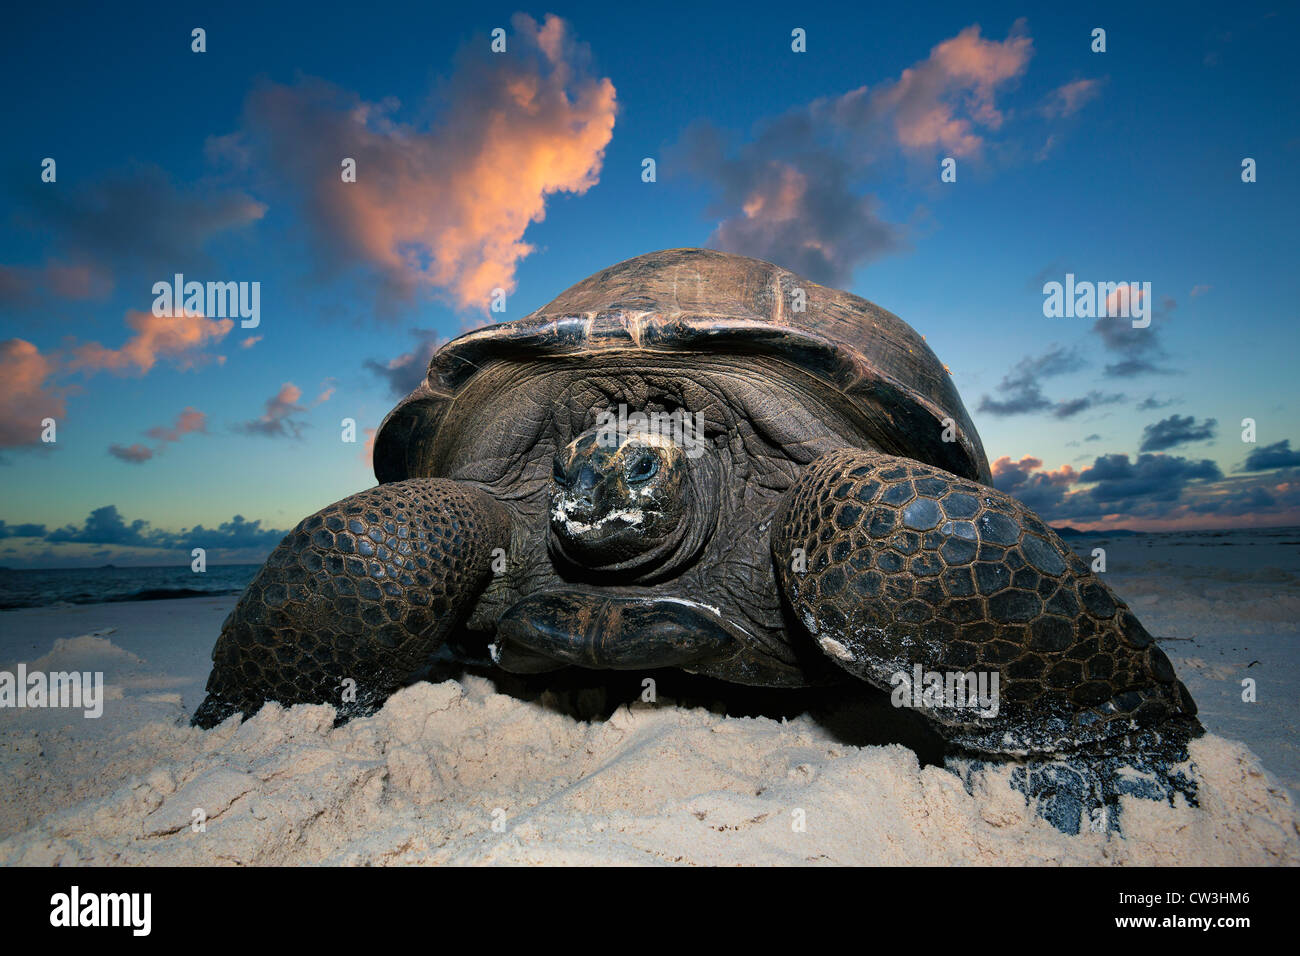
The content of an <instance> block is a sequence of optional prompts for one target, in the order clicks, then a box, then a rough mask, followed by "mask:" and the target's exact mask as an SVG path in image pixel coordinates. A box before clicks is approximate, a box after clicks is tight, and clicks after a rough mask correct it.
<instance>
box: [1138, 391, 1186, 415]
mask: <svg viewBox="0 0 1300 956" xmlns="http://www.w3.org/2000/svg"><path fill="white" fill-rule="evenodd" d="M1176 404H1178V403H1177V402H1176V401H1175V400H1174V399H1172V398H1168V399H1160V398H1156V397H1155V396H1154V395H1148V396H1147V397H1146V398H1144V399H1142V401H1140V402H1138V404H1137V410H1138V411H1139V412H1150V411H1155V410H1156V409H1160V408H1168V407H1169V406H1170V405H1176Z"/></svg>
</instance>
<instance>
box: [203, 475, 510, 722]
mask: <svg viewBox="0 0 1300 956" xmlns="http://www.w3.org/2000/svg"><path fill="white" fill-rule="evenodd" d="M508 540H509V518H508V516H507V514H506V511H505V509H504V508H503V507H502V506H501V505H500V503H498V502H497V501H496V500H494V499H493V498H491V497H489V496H488V495H486V494H484V493H483V492H482V491H479V490H478V489H476V488H473V487H470V486H469V485H464V484H461V483H459V482H456V481H448V480H445V479H440V478H413V479H410V480H408V481H399V482H393V483H391V484H386V485H380V486H379V487H377V488H372V489H370V490H369V491H363V492H361V493H360V494H356V495H352V496H351V497H349V498H344V499H343V500H342V501H339V502H336V503H334V504H332V505H330V506H329V507H328V508H325V509H323V510H321V511H318V512H317V513H316V514H314V515H312V516H311V517H309V518H306V519H305V520H303V521H302V523H300V524H299V525H298V527H297V528H295V529H294V530H293V531H291V532H290V533H289V534H288V536H286V537H285V539H284V540H283V541H281V542H280V544H279V546H278V547H276V549H275V551H273V552H272V553H271V556H270V557H269V558H268V559H267V562H266V564H265V566H264V567H263V568H262V570H261V571H259V572H258V573H257V577H255V578H254V579H253V583H252V584H250V585H249V586H248V590H247V591H245V592H244V595H243V597H241V598H240V601H239V603H238V604H237V605H236V606H235V609H234V611H232V612H231V614H230V616H229V617H228V618H227V619H226V622H225V624H224V625H223V627H222V631H221V636H220V637H219V638H218V639H217V644H216V647H215V648H214V649H213V651H212V661H213V667H212V674H211V676H209V678H208V686H207V690H208V696H207V699H205V700H204V701H203V703H202V705H200V707H199V709H198V710H197V711H195V713H194V718H193V721H192V722H193V723H194V724H195V725H197V726H199V727H213V726H215V725H217V724H218V723H220V722H221V721H223V720H225V719H226V718H227V717H229V716H230V715H231V714H234V713H239V712H242V713H244V714H248V715H251V714H252V713H254V712H255V711H256V710H257V709H258V708H259V707H261V706H262V704H263V703H264V702H266V701H268V700H276V701H279V702H280V703H282V704H286V705H288V704H299V703H329V704H334V705H336V706H338V707H339V710H340V713H341V714H352V713H359V712H365V711H366V710H368V709H370V708H371V707H373V706H375V705H377V704H378V703H381V702H382V701H383V700H384V698H386V697H387V696H388V695H389V694H391V693H392V692H393V691H394V690H396V689H397V688H398V687H400V686H401V685H402V683H403V682H404V681H406V680H408V679H409V678H410V677H411V676H412V675H413V674H415V673H416V672H417V671H418V670H419V668H420V667H421V666H422V665H424V664H425V663H426V662H427V661H428V658H429V656H430V654H432V653H433V652H434V651H436V650H437V649H438V647H439V646H441V644H442V642H443V641H444V640H446V638H447V636H448V634H449V633H450V632H451V631H452V630H453V629H454V628H455V627H457V626H458V625H459V624H460V623H461V622H462V621H463V620H464V619H465V618H466V616H467V615H468V614H469V611H470V608H471V607H472V606H473V604H474V601H475V600H476V599H477V597H478V595H479V594H480V592H481V591H482V590H483V588H484V587H485V586H486V584H487V582H488V579H489V578H490V577H491V573H492V566H491V563H492V551H493V549H494V548H498V547H501V548H504V547H505V546H506V545H507V543H508ZM349 679H350V680H351V681H353V682H355V683H352V684H345V683H344V682H345V681H348V680H349ZM346 689H355V698H353V696H352V695H350V694H345V690H346Z"/></svg>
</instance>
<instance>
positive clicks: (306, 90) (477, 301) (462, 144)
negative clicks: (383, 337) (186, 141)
mask: <svg viewBox="0 0 1300 956" xmlns="http://www.w3.org/2000/svg"><path fill="white" fill-rule="evenodd" d="M511 23H512V25H513V27H514V32H513V34H512V35H511V36H510V37H509V39H508V43H509V48H508V49H509V53H508V54H507V55H493V54H491V53H489V52H488V44H487V42H486V40H482V41H481V42H477V43H474V44H473V45H471V46H468V47H466V48H464V49H462V51H461V52H460V54H459V55H458V56H457V59H456V68H455V70H454V73H453V75H452V77H451V79H450V81H449V82H447V83H446V84H445V88H444V89H443V94H444V95H443V97H442V99H443V100H444V102H445V107H446V108H445V110H444V111H443V114H442V115H441V116H440V117H439V119H438V122H437V124H436V125H425V124H411V123H405V122H402V121H400V120H398V119H397V118H396V115H395V114H396V111H397V109H398V107H399V104H398V102H397V101H396V100H395V99H392V98H388V99H385V100H383V101H381V102H368V101H366V100H363V99H361V97H359V96H358V95H357V94H355V93H352V92H349V91H347V90H343V89H340V88H339V87H336V86H333V85H331V84H329V83H327V82H325V81H323V80H319V79H313V78H305V79H302V80H300V81H298V82H297V83H295V84H294V85H292V86H286V85H279V84H268V85H264V86H262V87H260V88H258V89H256V90H255V91H254V92H253V93H251V94H250V95H249V97H248V100H247V103H246V106H245V119H244V124H243V128H242V130H241V132H240V134H239V135H238V136H236V137H235V138H234V139H224V140H223V141H222V142H223V144H224V145H223V147H222V148H221V149H219V150H217V152H219V153H221V154H223V155H229V154H231V153H232V152H234V153H236V154H238V151H239V150H241V149H247V150H251V151H252V152H253V153H254V154H256V155H257V156H259V157H261V158H263V159H264V160H265V161H266V162H268V163H269V164H270V165H271V166H272V167H273V168H274V169H275V171H276V174H277V176H278V178H279V179H281V180H282V181H288V182H294V183H300V184H302V189H303V193H302V195H301V197H300V199H301V201H302V202H303V204H304V206H305V210H306V213H307V216H308V219H309V221H310V222H311V224H312V226H313V227H314V228H313V231H314V235H315V239H316V240H317V245H318V248H319V250H320V252H321V253H322V254H323V256H324V258H325V260H327V264H328V265H330V266H331V267H332V266H334V265H336V264H338V263H340V262H344V263H346V262H356V261H358V260H359V261H361V262H364V263H366V264H367V265H368V266H370V267H372V268H373V269H375V270H377V273H378V275H379V276H380V277H381V290H380V304H381V306H382V307H385V308H392V307H394V306H397V305H403V304H406V303H409V302H410V301H412V300H413V299H414V298H415V297H416V296H417V294H419V293H421V292H425V291H429V290H442V291H444V292H445V293H446V294H447V295H448V296H449V297H450V299H451V301H452V302H453V303H454V304H455V305H456V306H457V307H458V308H461V309H481V310H483V311H485V312H486V310H487V308H488V306H489V304H490V298H491V295H492V290H493V289H495V288H498V287H500V288H502V289H505V291H506V292H507V293H510V292H512V291H514V289H515V285H516V282H515V269H516V267H517V265H518V263H519V262H520V260H522V259H523V258H524V257H526V256H527V255H529V254H530V253H531V252H532V251H533V246H532V245H530V244H529V243H527V242H525V241H524V240H523V236H524V232H525V231H526V229H527V228H528V226H529V225H530V224H531V223H534V222H540V221H542V220H543V219H544V218H545V215H546V202H547V199H548V197H550V196H552V195H553V194H555V193H571V194H579V195H580V194H582V193H585V192H586V191H587V190H588V189H590V188H591V187H592V186H594V185H595V184H596V182H597V181H598V179H599V176H600V170H601V166H602V163H603V161H604V151H605V147H606V146H607V145H608V144H609V141H610V138H611V136H612V134H613V128H614V118H615V113H616V109H617V107H616V97H615V90H614V85H613V83H611V82H610V80H609V79H608V78H598V77H597V76H596V75H594V74H593V73H592V72H591V71H590V69H589V60H590V54H589V52H588V50H587V48H586V46H585V45H584V44H580V43H578V42H577V41H576V40H575V39H574V38H573V36H572V34H571V33H570V30H569V27H568V25H567V24H566V23H565V21H563V20H561V19H560V18H558V17H555V16H549V15H548V16H547V17H546V18H545V20H544V21H543V22H542V23H541V24H538V23H537V22H536V21H535V20H533V19H532V18H531V17H529V16H527V15H524V14H516V15H515V16H514V17H513V18H512V20H511ZM343 157H348V158H351V159H354V160H356V182H350V183H344V182H342V181H341V175H340V173H341V167H340V163H341V161H342V159H343Z"/></svg>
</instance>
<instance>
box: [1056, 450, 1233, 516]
mask: <svg viewBox="0 0 1300 956" xmlns="http://www.w3.org/2000/svg"><path fill="white" fill-rule="evenodd" d="M1222 477H1223V473H1222V472H1221V471H1219V466H1218V465H1216V464H1215V463H1214V462H1212V461H1210V460H1209V459H1208V458H1203V459H1201V460H1200V461H1192V460H1191V459H1188V458H1179V457H1176V456H1173V455H1158V454H1139V455H1138V456H1137V458H1136V459H1135V460H1133V461H1131V462H1130V461H1129V457H1128V455H1121V454H1111V455H1103V456H1101V457H1100V458H1098V459H1097V460H1096V461H1094V462H1093V464H1092V467H1091V468H1085V469H1083V471H1081V472H1080V473H1079V481H1080V482H1084V483H1089V484H1092V486H1093V487H1092V488H1091V489H1089V490H1088V492H1087V494H1088V495H1089V496H1090V497H1091V498H1092V499H1093V501H1095V502H1097V503H1099V504H1105V505H1108V506H1111V507H1112V510H1117V511H1129V512H1133V511H1134V510H1135V509H1137V508H1138V507H1139V505H1140V504H1141V503H1142V502H1143V501H1144V500H1151V501H1165V502H1169V501H1177V500H1178V498H1179V496H1180V495H1181V493H1182V490H1183V488H1184V486H1186V485H1187V483H1188V482H1191V481H1209V480H1213V479H1216V478H1222Z"/></svg>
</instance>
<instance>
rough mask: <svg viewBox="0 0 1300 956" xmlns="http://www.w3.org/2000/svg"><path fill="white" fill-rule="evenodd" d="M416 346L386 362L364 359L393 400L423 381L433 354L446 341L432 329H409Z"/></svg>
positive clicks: (404, 394) (406, 393) (403, 395)
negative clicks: (386, 387) (386, 385)
mask: <svg viewBox="0 0 1300 956" xmlns="http://www.w3.org/2000/svg"><path fill="white" fill-rule="evenodd" d="M411 335H413V336H415V338H416V341H417V344H416V346H415V348H413V349H411V351H409V352H403V353H402V354H401V355H399V356H397V357H396V358H392V359H389V360H388V361H387V362H380V361H378V360H377V359H366V361H365V363H364V365H365V367H366V368H367V369H369V370H370V371H372V372H374V373H375V374H376V375H378V376H379V377H380V378H381V379H383V380H384V381H385V382H386V383H387V384H388V392H389V394H390V395H392V396H393V397H394V398H404V397H406V395H408V394H409V393H410V392H411V390H412V389H414V388H415V387H416V386H418V385H419V384H420V383H421V382H423V381H424V377H425V376H426V375H427V374H428V372H429V362H430V360H431V359H432V358H433V353H434V352H436V351H438V349H439V348H440V347H441V346H442V345H443V343H444V342H445V341H446V339H444V338H442V337H441V336H440V335H438V333H437V332H434V331H433V330H432V329H411Z"/></svg>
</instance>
